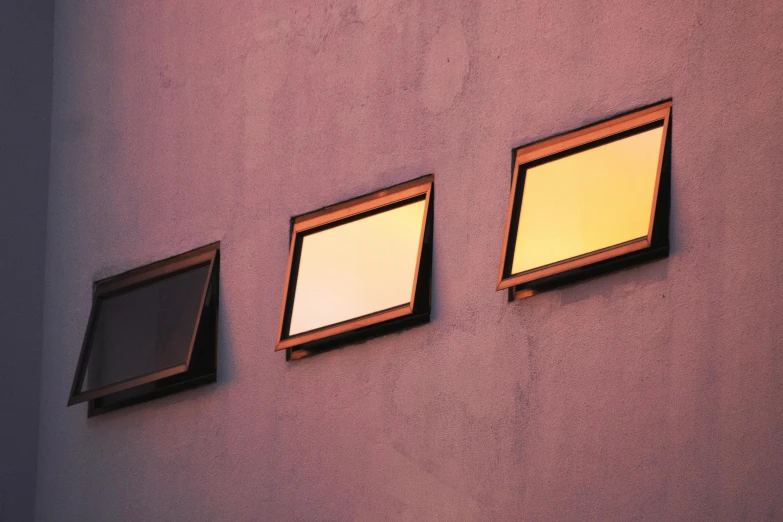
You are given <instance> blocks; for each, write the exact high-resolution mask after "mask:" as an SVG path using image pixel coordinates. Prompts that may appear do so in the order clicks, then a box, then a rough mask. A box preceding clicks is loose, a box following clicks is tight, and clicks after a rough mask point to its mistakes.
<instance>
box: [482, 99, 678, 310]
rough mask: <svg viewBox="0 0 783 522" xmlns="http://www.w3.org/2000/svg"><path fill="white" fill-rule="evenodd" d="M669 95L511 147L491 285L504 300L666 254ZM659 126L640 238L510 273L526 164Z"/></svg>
mask: <svg viewBox="0 0 783 522" xmlns="http://www.w3.org/2000/svg"><path fill="white" fill-rule="evenodd" d="M671 108H672V102H671V100H666V101H663V102H660V103H657V104H654V105H651V106H648V107H644V108H641V109H638V110H635V111H633V112H630V113H626V114H623V115H620V116H616V117H614V118H611V119H608V120H604V121H601V122H598V123H595V124H591V125H588V126H586V127H582V128H580V129H577V130H574V131H570V132H567V133H565V134H562V135H559V136H556V137H553V138H548V139H545V140H542V141H538V142H535V143H531V144H529V145H524V146H521V147H518V148H516V149H514V150H513V151H512V165H511V169H512V170H511V172H512V180H511V194H510V196H509V203H508V213H507V215H506V228H505V235H504V238H503V249H502V253H501V263H500V270H499V272H498V280H497V289H498V290H503V289H506V288H507V289H508V292H509V301H514V300H517V299H523V298H525V297H530V296H532V295H535V294H536V293H539V292H542V291H545V290H549V289H551V288H555V287H557V286H560V285H563V284H568V283H571V282H575V281H578V280H582V279H586V278H588V277H593V276H596V275H599V274H603V273H606V272H609V271H614V270H617V269H620V268H623V267H626V266H630V265H633V264H638V263H642V262H645V261H649V260H653V259H659V258H662V257H667V256H668V255H669V210H670V192H671V188H670V187H671ZM658 127H663V141H662V143H661V149H660V154H659V158H658V172H657V177H656V183H655V193H654V195H653V207H652V212H651V219H650V226H649V229H648V233H647V235H646V236H644V237H640V238H636V239H633V240H631V241H626V242H624V243H620V244H617V245H613V246H611V247H608V248H604V249H601V250H597V251H595V252H588V253H585V254H583V255H579V256H575V257H572V258H569V259H564V260H562V261H558V262H556V263H551V264H549V265H546V266H543V267H537V268H534V269H531V270H527V271H524V272H520V273H516V274H512V273H511V262H512V259H513V255H514V246H515V242H516V233H517V226H518V221H519V213H520V209H521V205H522V194H523V192H524V185H525V175H526V172H527V169H529V168H532V167H535V166H537V165H541V164H543V163H547V162H550V161H553V160H555V159H559V158H561V157H564V156H568V155H571V154H575V153H577V152H581V151H584V150H587V149H591V148H594V147H597V146H600V145H603V144H606V143H609V142H612V141H615V140H619V139H622V138H625V137H628V136H632V135H634V134H637V133H640V132H644V131H645V130H650V129H653V128H658Z"/></svg>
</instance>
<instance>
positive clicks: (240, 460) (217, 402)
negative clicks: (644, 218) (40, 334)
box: [36, 0, 783, 522]
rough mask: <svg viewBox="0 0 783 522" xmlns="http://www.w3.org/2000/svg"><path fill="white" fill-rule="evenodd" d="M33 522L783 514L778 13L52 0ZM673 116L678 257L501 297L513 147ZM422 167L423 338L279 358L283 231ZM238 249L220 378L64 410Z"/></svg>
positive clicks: (782, 22) (678, 5) (671, 4)
mask: <svg viewBox="0 0 783 522" xmlns="http://www.w3.org/2000/svg"><path fill="white" fill-rule="evenodd" d="M55 19H56V22H55V61H54V64H55V74H54V109H53V135H52V147H53V150H52V168H51V179H50V188H49V222H48V223H49V224H48V226H49V231H48V243H47V247H48V252H47V264H46V299H45V330H44V357H43V371H42V381H43V383H42V393H41V402H42V405H41V417H40V421H41V436H40V447H39V459H38V490H37V491H38V494H37V517H36V519H37V520H39V521H58V522H60V521H63V522H65V521H79V522H83V521H108V520H124V521H134V520H156V521H178V520H216V521H228V520H231V521H243V520H383V519H389V520H493V519H497V520H618V521H626V520H642V519H643V520H705V521H713V520H727V521H728V520H783V451H781V448H783V353H781V350H780V339H781V337H783V320H782V319H781V315H780V310H781V309H783V285H781V284H780V282H779V279H780V276H779V274H780V273H781V271H783V246H782V245H781V241H780V231H779V228H780V223H781V222H782V221H783V205H781V203H780V194H781V192H783V176H781V169H783V143H781V138H782V137H783V132H782V131H781V123H782V122H781V116H780V115H781V100H782V99H783V62H782V61H781V60H782V57H783V35H782V34H781V27H783V3H781V2H779V1H777V0H759V1H757V2H753V3H750V2H747V3H743V2H732V1H713V2H680V1H676V0H661V1H658V2H652V1H649V2H648V1H641V0H614V1H605V2H600V3H596V2H581V1H568V2H548V1H543V0H532V1H527V2H510V1H509V2H504V1H496V2H463V3H460V4H454V3H451V2H443V1H426V2H425V1H420V2H392V1H380V0H367V1H358V2H357V1H338V2H331V3H329V4H328V5H325V4H324V3H322V2H290V1H289V0H280V1H277V2H256V1H231V2H174V1H160V0H157V1H152V0H146V1H138V2H119V1H107V2H92V3H90V4H89V5H88V4H87V3H85V2H79V1H75V0H70V1H68V0H64V1H60V2H58V4H57V8H56V17H55ZM667 97H673V99H674V119H673V159H672V167H673V201H672V204H673V211H672V218H673V225H672V231H671V232H672V241H673V248H672V255H671V257H670V258H669V259H667V260H664V261H659V262H655V263H652V264H649V265H645V266H641V267H638V268H633V269H629V270H626V271H622V272H619V273H615V274H611V275H608V276H605V277H601V278H599V279H594V280H591V281H588V282H584V283H581V284H578V285H574V286H571V287H568V288H564V289H561V290H558V291H553V292H549V293H546V294H542V295H540V296H537V297H535V298H532V299H528V300H525V301H522V302H517V303H508V302H506V294H505V293H503V292H495V290H494V285H495V277H496V274H497V266H498V262H499V258H498V256H499V252H500V245H501V236H502V228H503V223H504V218H505V213H506V201H507V196H508V190H509V177H510V173H509V164H510V151H511V149H512V148H513V147H515V146H517V145H521V144H524V143H527V142H530V141H534V140H537V139H541V138H544V137H547V136H549V135H552V134H555V133H559V132H563V131H566V130H569V129H572V128H575V127H579V126H581V125H584V124H586V123H589V122H592V121H595V120H598V119H602V118H605V117H608V116H611V115H613V114H615V113H617V112H621V111H626V110H629V109H633V108H635V107H638V106H641V105H645V104H649V103H652V102H655V101H658V100H661V99H663V98H667ZM430 172H433V173H435V177H436V181H435V183H436V200H435V211H436V214H435V240H436V243H435V264H434V280H435V283H434V317H433V321H432V323H431V324H429V325H425V326H422V327H418V328H415V329H411V330H408V331H405V332H402V333H399V334H394V335H389V336H386V337H382V338H378V339H374V340H371V341H368V342H366V343H363V344H359V345H354V346H349V347H345V348H342V349H339V350H335V351H332V352H330V353H327V354H323V355H319V356H315V357H311V358H308V359H305V360H302V361H300V362H296V363H289V364H286V363H285V361H284V357H283V355H282V354H281V353H274V352H273V351H272V349H273V346H274V341H275V333H276V328H277V320H278V314H279V307H280V298H281V296H282V287H283V278H284V274H285V267H286V257H287V253H288V249H287V245H288V221H289V218H290V216H292V215H295V214H300V213H303V212H306V211H309V210H313V209H316V208H319V207H321V206H324V205H327V204H330V203H334V202H337V201H340V200H344V199H346V198H350V197H353V196H357V195H360V194H363V193H366V192H369V191H372V190H376V189H379V188H382V187H385V186H388V185H391V184H394V183H397V182H401V181H404V180H407V179H410V178H414V177H417V176H420V175H422V174H427V173H430ZM215 240H220V241H221V242H222V266H221V270H222V273H221V275H222V281H221V284H222V287H221V292H222V295H221V311H220V313H221V316H220V327H221V334H220V367H219V377H218V383H217V384H215V385H212V386H209V387H204V388H200V389H198V390H192V391H189V392H186V393H181V394H178V395H175V396H172V397H168V398H166V399H162V400H156V401H153V402H150V403H148V404H144V405H140V406H136V407H132V408H127V409H124V410H121V411H118V412H115V413H112V414H108V415H104V416H101V417H97V418H94V419H90V420H88V419H87V418H86V411H85V410H86V407H85V406H79V407H73V408H66V407H65V402H66V398H67V394H68V389H69V386H70V382H71V378H72V376H73V370H74V367H75V364H76V359H77V356H78V352H79V348H80V343H81V340H82V335H83V332H84V327H85V324H86V321H87V316H88V313H89V308H90V292H91V281H92V280H94V279H96V278H99V277H103V276H107V275H110V274H114V273H117V272H120V271H122V270H125V269H129V268H131V267H135V266H138V265H141V264H144V263H148V262H151V261H154V260H156V259H160V258H164V257H166V256H169V255H172V254H176V253H178V252H182V251H185V250H187V249H190V248H193V247H197V246H199V245H203V244H206V243H209V242H211V241H215Z"/></svg>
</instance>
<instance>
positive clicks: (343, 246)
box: [288, 200, 425, 335]
mask: <svg viewBox="0 0 783 522" xmlns="http://www.w3.org/2000/svg"><path fill="white" fill-rule="evenodd" d="M424 204H425V202H424V201H423V200H422V201H416V202H414V203H409V204H407V205H403V206H401V207H397V208H394V209H392V210H387V211H384V212H380V213H378V214H374V215H372V216H369V217H366V218H362V219H358V220H356V221H351V222H349V223H345V224H343V225H338V226H336V227H333V228H329V229H326V230H322V231H320V232H316V233H313V234H308V235H306V236H304V238H303V241H302V249H301V255H300V261H299V272H298V276H297V281H296V291H295V294H294V305H293V309H292V312H291V323H290V327H289V331H288V335H296V334H299V333H302V332H307V331H309V330H314V329H316V328H321V327H324V326H328V325H332V324H335V323H339V322H342V321H347V320H349V319H355V318H357V317H361V316H363V315H367V314H371V313H374V312H379V311H381V310H386V309H388V308H392V307H395V306H399V305H403V304H408V303H409V302H410V300H411V293H412V291H413V281H414V278H415V274H416V260H417V257H418V251H419V244H420V242H421V233H422V224H423V221H424V206H425V205H424Z"/></svg>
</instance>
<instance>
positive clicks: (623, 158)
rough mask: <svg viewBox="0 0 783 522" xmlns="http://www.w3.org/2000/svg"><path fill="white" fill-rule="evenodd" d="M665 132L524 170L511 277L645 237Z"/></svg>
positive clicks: (654, 131) (660, 130) (642, 135)
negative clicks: (523, 183)
mask: <svg viewBox="0 0 783 522" xmlns="http://www.w3.org/2000/svg"><path fill="white" fill-rule="evenodd" d="M662 139H663V128H662V127H659V128H656V129H652V130H648V131H645V132H641V133H639V134H635V135H633V136H629V137H627V138H623V139H620V140H617V141H613V142H610V143H607V144H604V145H601V146H598V147H595V148H592V149H588V150H585V151H582V152H578V153H576V154H572V155H570V156H566V157H564V158H560V159H557V160H554V161H550V162H548V163H544V164H542V165H538V166H536V167H533V168H530V169H528V170H527V173H526V176H525V185H524V191H523V194H522V206H521V209H520V215H519V224H518V228H517V238H516V245H515V247H514V257H513V261H512V267H511V273H513V274H516V273H519V272H524V271H526V270H531V269H534V268H539V267H542V266H544V265H548V264H550V263H555V262H558V261H563V260H566V259H569V258H572V257H575V256H579V255H582V254H587V253H590V252H594V251H596V250H600V249H602V248H607V247H611V246H614V245H617V244H620V243H624V242H626V241H630V240H632V239H638V238H641V237H645V236H647V232H648V229H649V225H650V219H651V213H652V205H653V196H654V192H655V180H656V176H657V172H658V158H659V153H660V147H661V141H662Z"/></svg>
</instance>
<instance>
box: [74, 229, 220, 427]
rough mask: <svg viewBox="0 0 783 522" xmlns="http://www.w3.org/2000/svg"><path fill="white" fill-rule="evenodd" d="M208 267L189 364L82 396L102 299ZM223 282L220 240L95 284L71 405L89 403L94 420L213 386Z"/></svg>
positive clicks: (162, 370) (192, 336)
mask: <svg viewBox="0 0 783 522" xmlns="http://www.w3.org/2000/svg"><path fill="white" fill-rule="evenodd" d="M204 265H208V266H209V270H208V273H207V281H206V283H205V285H204V290H203V292H202V295H201V302H200V307H199V316H198V318H197V319H196V323H195V326H194V329H193V333H192V335H191V341H190V346H189V348H188V355H187V358H186V360H185V362H183V363H181V364H177V365H174V366H171V367H168V368H163V369H161V370H157V371H154V372H151V373H147V374H143V375H138V376H136V377H132V378H129V379H125V380H123V381H119V382H116V383H113V384H109V385H106V386H103V387H101V388H97V389H94V390H87V391H83V392H80V391H79V390H80V389H81V386H82V384H83V381H84V378H85V373H86V371H87V366H88V362H89V355H90V354H89V352H90V348H91V343H90V339H91V337H92V336H93V335H94V331H93V329H94V328H95V326H96V324H97V312H98V307H97V305H98V302H99V300H100V299H101V298H104V297H108V296H111V295H112V294H115V293H117V292H122V291H127V290H131V289H133V288H138V287H141V286H144V285H147V284H150V283H152V282H155V281H159V280H162V279H165V278H167V277H170V276H173V275H176V274H179V273H182V272H184V271H187V270H190V269H193V268H195V267H198V266H204ZM219 279H220V242H216V243H212V244H209V245H206V246H204V247H201V248H197V249H195V250H191V251H189V252H185V253H184V254H180V255H177V256H173V257H170V258H168V259H164V260H162V261H157V262H155V263H152V264H149V265H145V266H142V267H139V268H135V269H133V270H130V271H128V272H124V273H121V274H118V275H115V276H111V277H108V278H105V279H101V280H99V281H95V282H94V283H93V298H92V308H91V310H90V317H89V320H88V322H87V328H86V331H85V335H84V341H83V342H82V348H81V352H80V353H79V359H78V362H77V364H76V370H75V372H74V377H73V384H72V385H71V392H70V395H69V398H68V406H72V405H74V404H78V403H81V402H85V401H87V402H88V410H87V415H88V417H92V416H94V415H99V414H102V413H106V412H108V411H111V410H114V409H117V408H121V407H125V406H130V405H132V404H136V403H139V402H144V401H148V400H151V399H154V398H157V397H162V396H165V395H169V394H171V393H174V392H177V391H180V390H183V389H188V388H193V387H195V386H199V385H202V384H208V383H211V382H215V381H216V379H217V334H218V324H217V320H218V306H219V303H218V301H219ZM196 348H197V349H196ZM134 390H135V391H134Z"/></svg>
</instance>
